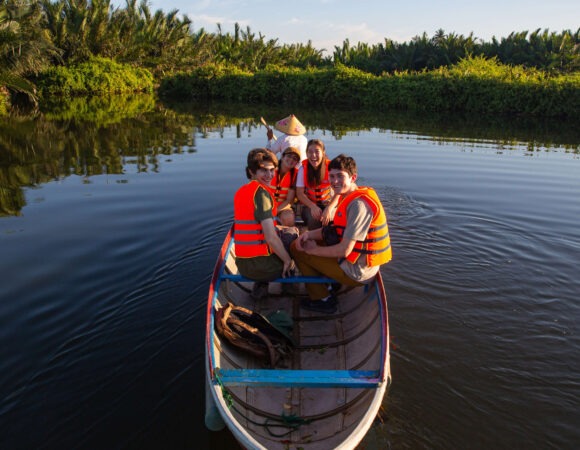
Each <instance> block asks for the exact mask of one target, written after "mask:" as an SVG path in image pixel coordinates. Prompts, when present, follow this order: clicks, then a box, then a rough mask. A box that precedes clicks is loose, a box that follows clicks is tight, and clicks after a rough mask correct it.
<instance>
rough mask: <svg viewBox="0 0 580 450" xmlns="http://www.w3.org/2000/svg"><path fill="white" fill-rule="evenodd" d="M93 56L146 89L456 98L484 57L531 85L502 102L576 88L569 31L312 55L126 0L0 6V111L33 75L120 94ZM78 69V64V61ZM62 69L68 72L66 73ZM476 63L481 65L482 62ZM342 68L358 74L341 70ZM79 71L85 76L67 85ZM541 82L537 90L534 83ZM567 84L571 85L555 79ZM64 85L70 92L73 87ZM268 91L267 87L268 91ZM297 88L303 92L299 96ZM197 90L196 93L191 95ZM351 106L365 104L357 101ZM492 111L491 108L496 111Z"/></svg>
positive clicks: (8, 1) (13, 1)
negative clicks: (329, 87) (419, 92)
mask: <svg viewBox="0 0 580 450" xmlns="http://www.w3.org/2000/svg"><path fill="white" fill-rule="evenodd" d="M95 58H96V59H95ZM103 58H106V59H108V60H111V61H114V62H115V63H118V64H124V65H125V66H119V67H115V69H114V73H117V74H118V73H120V72H123V71H125V70H128V72H127V73H128V77H129V78H131V77H133V76H138V77H140V76H143V77H145V78H147V79H148V80H149V79H150V77H149V76H148V75H147V72H144V71H142V72H131V70H129V69H127V67H133V68H140V69H145V70H148V71H150V72H151V73H152V74H153V77H154V79H155V80H157V82H161V80H163V79H164V78H166V77H168V76H171V75H174V74H187V73H195V74H201V75H202V79H201V80H200V81H199V83H202V84H203V83H204V82H205V80H204V79H203V74H204V73H206V72H212V71H218V72H224V73H230V74H233V75H235V74H237V75H236V76H235V77H233V78H231V79H230V82H231V83H234V82H235V83H237V82H239V81H240V80H242V79H247V81H248V82H250V81H251V82H252V83H254V82H260V83H262V85H264V83H267V82H271V81H278V83H276V86H279V85H280V83H279V82H281V80H283V79H293V80H298V79H302V80H308V79H310V78H312V77H314V78H315V79H324V78H325V77H331V78H332V77H333V76H334V75H333V74H339V75H338V77H334V78H333V83H334V84H333V85H334V86H335V87H337V88H346V87H349V88H350V87H351V85H349V83H346V82H344V80H343V78H347V79H350V80H351V81H353V82H354V81H356V83H355V87H356V88H357V89H362V88H363V87H362V84H365V83H366V85H369V86H370V88H372V89H379V88H380V87H381V86H383V87H384V88H385V89H387V92H388V90H389V89H391V88H392V85H397V86H399V87H400V88H401V89H404V90H405V91H406V92H408V93H409V95H411V93H410V91H411V90H412V89H411V88H412V87H416V86H420V87H421V89H423V93H424V94H429V90H431V91H435V92H437V91H439V92H441V91H442V90H443V91H444V90H445V89H451V91H453V89H459V90H460V91H461V92H460V94H461V95H471V93H472V90H471V89H472V88H473V89H475V86H474V85H475V84H478V83H479V84H478V86H477V89H484V88H489V87H492V88H495V87H497V86H496V85H497V83H496V81H497V77H495V76H491V78H492V79H494V80H495V81H494V82H493V83H492V82H491V81H489V80H487V81H486V82H485V83H483V82H480V81H478V82H477V83H476V82H475V81H474V80H475V79H476V77H474V76H473V75H472V74H471V75H470V78H469V80H467V85H468V88H464V87H463V88H459V87H458V85H459V84H460V83H459V81H458V78H460V77H461V74H460V73H459V72H458V71H461V70H462V68H461V64H464V63H461V61H463V60H465V59H466V58H467V59H471V60H472V61H473V60H477V61H482V60H491V61H493V63H491V64H490V65H489V68H490V70H492V72H494V73H495V72H498V71H501V70H504V69H501V68H500V67H501V65H507V66H510V67H511V66H517V68H516V69H514V70H515V72H517V73H518V74H520V76H523V77H524V78H526V79H529V80H532V79H533V80H534V81H533V82H531V81H530V82H527V81H526V83H519V82H518V83H517V84H516V85H510V87H509V88H507V87H505V86H504V87H505V88H506V89H508V90H509V91H510V93H511V94H512V95H520V94H522V95H523V96H524V97H527V96H530V95H532V94H533V93H537V92H541V93H544V92H546V89H547V88H546V86H547V85H549V86H550V87H549V89H548V91H550V90H555V91H559V90H561V89H563V90H564V93H567V92H568V91H567V90H568V89H574V88H570V86H574V83H575V82H577V77H576V76H575V75H574V74H577V73H578V72H579V70H580V29H579V30H576V31H571V30H564V31H562V32H553V31H552V32H551V31H549V30H541V29H538V30H535V31H532V32H531V33H530V32H527V31H522V32H514V33H511V34H510V35H509V36H507V37H503V38H501V39H496V38H495V37H494V38H493V39H492V40H491V42H484V41H482V40H480V39H478V38H476V37H474V36H473V35H472V34H470V35H469V36H467V37H466V36H463V35H456V34H454V33H450V34H447V33H445V32H444V31H443V30H439V31H437V32H436V33H435V35H434V36H433V37H428V36H427V34H426V33H423V35H421V36H417V37H415V38H413V39H412V40H411V41H410V42H405V43H397V42H394V41H392V40H390V39H385V40H384V42H383V43H379V44H375V45H369V44H365V43H357V44H356V45H351V44H350V42H349V41H348V40H346V41H344V42H343V45H342V46H336V47H335V48H334V49H316V48H314V47H313V46H312V44H311V42H307V43H306V44H303V43H298V44H291V45H290V44H280V43H279V42H278V40H277V39H266V37H265V36H263V35H262V34H261V33H258V34H255V33H253V32H252V31H251V30H250V28H249V27H247V28H246V29H242V28H240V26H239V25H237V24H236V26H235V29H234V32H233V33H224V32H223V31H222V29H221V26H220V25H219V24H218V25H217V30H216V32H214V33H210V32H207V31H206V30H204V29H203V28H201V29H199V30H194V29H193V26H192V23H191V22H190V20H189V19H188V18H187V17H185V16H180V15H179V14H178V11H177V10H174V11H171V12H169V13H164V12H163V11H161V10H158V11H155V12H152V11H151V10H150V9H149V7H148V4H147V1H146V0H141V1H140V2H138V1H137V0H126V4H125V6H124V7H114V6H113V5H112V4H111V1H110V0H56V1H51V0H0V111H1V110H2V108H3V106H2V105H3V104H5V101H6V96H5V95H3V92H5V90H3V89H2V87H3V86H4V87H6V88H7V89H8V90H9V91H10V92H11V93H13V94H14V93H21V94H24V95H26V96H28V98H29V99H30V100H31V101H33V102H35V101H36V99H37V97H38V94H39V92H38V90H37V87H38V86H36V84H35V82H36V81H37V80H44V83H40V82H39V86H40V84H42V86H41V87H42V89H43V91H42V92H41V94H42V93H44V94H46V93H51V94H54V93H56V92H59V93H60V94H67V93H68V94H70V93H81V92H83V93H96V92H122V91H125V90H126V89H130V88H132V86H133V84H131V83H129V85H128V86H125V85H123V86H119V85H118V81H119V78H116V80H114V81H111V75H109V74H108V72H107V71H106V70H105V71H104V72H105V73H106V74H105V75H104V74H103V73H104V72H103V66H107V67H109V68H111V65H110V64H109V63H106V62H104V59H103ZM89 61H92V62H89ZM95 61H96V63H95ZM87 63H88V64H89V65H84V66H83V64H87ZM458 63H459V66H456V67H457V68H456V69H453V68H452V67H453V66H454V65H457V64H458ZM91 64H96V66H97V68H96V69H92V68H90V65H91ZM111 64H112V63H111ZM61 66H64V67H67V68H69V67H74V70H73V73H70V72H68V71H67V70H63V69H62V68H60V67H61ZM480 67H485V64H483V63H481V64H480ZM274 68H276V69H274ZM345 68H346V69H358V70H359V71H361V72H348V71H345ZM505 70H511V69H505ZM47 71H48V74H47ZM538 71H540V72H538ZM79 72H80V75H79ZM362 72H364V74H363V73H362ZM570 74H572V75H570ZM51 76H52V77H53V78H50V77H51ZM79 76H81V77H85V78H90V79H85V80H78V77H79ZM93 76H95V77H96V78H95V79H93ZM179 76H180V77H183V75H179ZM244 77H245V78H244ZM542 77H543V78H544V80H545V83H541V82H540V81H538V80H540V79H541V78H542ZM55 78H56V79H60V80H61V81H63V80H64V81H63V83H62V84H61V86H64V87H63V88H62V89H61V90H58V89H57V88H56V87H54V88H49V87H48V84H49V83H48V82H47V81H46V80H50V79H55ZM113 78H115V76H113ZM480 78H481V77H480ZM483 78H490V77H489V76H488V75H485V76H483ZM500 78H504V83H503V84H506V83H505V78H506V77H505V75H501V76H500ZM548 78H550V80H548ZM552 78H554V80H552ZM568 78H569V79H570V80H571V81H566V80H567V79H568ZM103 80H105V81H106V83H108V84H107V87H106V88H98V87H97V84H98V83H99V82H101V81H103ZM337 80H343V81H340V82H338V81H337ZM362 80H367V81H366V82H363V81H362ZM369 80H372V81H369ZM376 80H380V83H379V82H378V81H376ZM225 82H226V78H224V79H222V80H220V83H225ZM430 82H433V83H434V84H433V87H431V88H429V87H428V86H427V84H429V83H430ZM341 83H342V84H341ZM361 83H362V84H361ZM481 83H483V84H481ZM486 83H487V84H486ZM530 83H531V84H530ZM570 83H571V84H570ZM173 84H175V82H174V81H173ZM337 84H338V86H337ZM73 85H76V86H80V87H79V89H74V88H73V87H72V86H73ZM148 85H149V82H146V83H145V85H140V84H138V85H136V86H135V89H137V90H143V89H145V90H147V89H149V87H147V86H148ZM366 85H365V86H366ZM404 85H406V86H404ZM540 85H541V86H540ZM369 86H366V87H365V88H364V89H363V90H366V89H367V87H369ZM524 86H525V87H524ZM576 86H577V85H576ZM248 89H253V90H255V89H256V88H255V87H249V88H248ZM312 89H314V88H310V90H312ZM502 89H503V87H502V88H501V89H499V90H497V92H495V94H494V98H495V97H497V98H498V101H499V100H501V99H500V98H499V97H501V96H503V95H504V94H505V92H503V91H502ZM522 89H523V90H522ZM575 89H577V87H576V88H575ZM267 90H268V91H272V90H273V88H272V87H271V86H270V87H267ZM210 91H211V89H210ZM308 92H309V91H305V92H303V94H302V95H309V94H308ZM365 92H366V91H365ZM391 92H392V91H391ZM550 92H551V91H550ZM377 94H378V95H379V98H381V99H382V100H381V104H385V101H386V102H387V104H388V105H389V107H390V106H397V105H391V103H392V99H389V98H385V97H390V96H389V94H388V93H387V94H385V93H384V92H378V93H377ZM196 95H200V94H199V93H198V94H196ZM202 95H205V94H204V93H203V92H202ZM372 95H374V94H372ZM324 96H325V98H324V100H325V101H326V102H330V101H332V97H334V98H336V99H339V100H342V98H343V96H342V92H341V91H340V90H339V91H337V92H334V93H332V92H331V93H325V94H324ZM238 97H240V98H242V99H247V98H248V97H244V96H243V95H239V96H238ZM250 97H253V94H252V96H250ZM316 98H318V97H316ZM551 98H552V100H550V101H554V99H557V96H556V97H551ZM451 100H452V98H449V99H448V101H451ZM466 101H467V100H466ZM401 102H402V105H401V106H405V107H412V104H413V102H416V100H413V99H410V98H403V100H402V101H401ZM493 102H494V103H497V102H496V100H494V101H493ZM361 103H362V104H366V103H368V102H367V100H364V98H363V99H362V100H361ZM468 103H469V102H468ZM500 103H501V101H500ZM504 103H505V102H504ZM499 106H500V107H499V109H501V105H499ZM524 106H525V107H526V109H525V110H523V111H524V112H533V110H534V109H537V108H536V107H535V106H534V107H532V109H531V110H530V109H529V107H528V106H526V101H525V98H524ZM443 107H444V108H449V107H450V106H446V105H443ZM491 109H492V110H494V111H495V110H496V109H498V105H495V106H494V107H493V108H491ZM541 109H542V108H540V110H541ZM538 111H539V110H538Z"/></svg>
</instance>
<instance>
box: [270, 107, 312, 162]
mask: <svg viewBox="0 0 580 450" xmlns="http://www.w3.org/2000/svg"><path fill="white" fill-rule="evenodd" d="M274 128H276V130H278V131H280V132H281V133H283V134H282V136H280V137H279V138H277V139H276V140H274V132H273V131H272V129H268V131H267V132H266V136H268V145H267V146H266V148H268V149H269V150H271V151H273V152H274V154H275V155H276V156H277V157H279V158H281V157H282V153H283V152H284V150H286V149H287V148H288V147H294V148H297V149H298V150H299V151H300V162H302V161H304V160H305V159H306V144H307V143H308V139H306V136H304V135H305V134H306V128H304V125H302V124H301V123H300V121H299V120H298V118H297V117H296V116H295V115H294V114H290V115H289V116H288V117H285V118H283V119H280V120H279V121H278V122H276V124H275V125H274Z"/></svg>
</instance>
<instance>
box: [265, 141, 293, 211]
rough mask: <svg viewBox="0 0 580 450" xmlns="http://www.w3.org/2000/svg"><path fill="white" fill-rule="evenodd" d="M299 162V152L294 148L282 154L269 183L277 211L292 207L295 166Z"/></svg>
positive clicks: (287, 149) (289, 148)
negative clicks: (288, 206)
mask: <svg viewBox="0 0 580 450" xmlns="http://www.w3.org/2000/svg"><path fill="white" fill-rule="evenodd" d="M299 162H300V150H298V149H297V148H295V147H288V148H286V149H285V150H284V151H283V152H282V159H281V160H280V164H279V165H278V168H277V169H276V170H275V172H274V177H273V178H272V181H271V182H270V188H271V192H272V194H273V196H274V201H275V202H276V206H277V207H278V211H281V210H283V209H284V208H285V207H286V206H287V205H290V206H293V205H294V199H295V198H296V175H297V174H298V169H297V168H296V166H297V165H298V163H299Z"/></svg>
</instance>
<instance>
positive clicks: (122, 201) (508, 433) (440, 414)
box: [0, 99, 580, 449]
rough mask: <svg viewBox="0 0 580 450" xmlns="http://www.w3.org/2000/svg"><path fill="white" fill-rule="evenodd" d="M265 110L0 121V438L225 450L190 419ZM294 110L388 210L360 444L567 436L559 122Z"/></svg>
mask: <svg viewBox="0 0 580 450" xmlns="http://www.w3.org/2000/svg"><path fill="white" fill-rule="evenodd" d="M83 108H84V109H83ZM264 111H265V110H263V109H261V110H260V109H255V110H252V109H250V110H249V111H243V110H240V109H236V108H229V109H228V108H226V107H222V108H217V109H212V110H206V109H195V108H194V109H191V108H190V109H188V108H185V107H177V106H172V107H168V106H166V105H159V104H156V103H155V102H154V101H153V102H152V101H151V100H147V99H145V100H143V99H139V100H131V101H130V102H129V104H128V105H127V104H125V105H121V106H119V105H110V104H105V105H99V106H98V107H97V108H95V107H94V105H93V107H83V106H82V105H81V106H78V105H77V106H76V109H73V110H67V109H66V108H63V109H60V110H59V109H58V108H55V109H53V110H51V111H50V112H45V113H44V114H43V115H42V117H38V118H36V119H34V120H33V119H22V118H20V119H5V120H3V121H1V124H0V182H1V184H0V188H1V190H0V194H1V197H0V201H1V203H0V249H1V251H0V279H1V280H2V282H1V283H0V323H1V324H2V326H1V327H0V448H2V449H32V448H34V449H63V448H79V449H80V448H82V449H104V448H107V449H143V448H151V449H167V448H171V449H178V448H184V449H185V448H204V449H206V448H207V449H230V448H237V447H236V444H235V442H234V440H233V438H232V437H231V435H230V434H229V433H228V432H227V431H223V432H218V433H212V432H209V431H207V430H206V429H205V427H204V424H203V415H204V384H203V357H204V341H203V339H204V321H205V303H206V299H207V289H208V286H209V282H210V276H211V272H212V269H213V264H214V262H215V259H216V256H217V251H218V249H219V247H220V245H221V242H222V240H223V238H224V236H225V233H226V231H227V229H228V227H229V225H230V223H231V219H232V198H233V194H234V192H235V190H236V189H237V188H238V187H239V186H240V185H241V184H243V183H244V182H245V175H244V165H245V158H246V155H247V152H248V150H250V149H251V148H254V147H258V146H263V145H264V144H265V130H264V129H263V127H261V126H260V125H259V121H258V120H257V118H259V117H260V115H264ZM292 112H294V113H296V114H297V115H298V117H300V118H301V120H302V121H303V123H305V125H306V126H307V128H308V132H307V137H308V138H313V137H317V138H321V139H323V140H324V141H325V142H326V144H327V151H328V154H329V156H331V157H332V156H335V155H337V154H339V153H341V152H344V153H347V154H349V155H352V156H353V157H354V158H355V159H356V160H357V163H358V166H359V185H366V184H368V185H371V186H373V187H374V188H375V189H376V190H377V192H378V193H379V196H380V198H381V200H382V202H383V204H384V206H385V209H386V210H387V213H388V216H389V225H390V229H391V236H392V244H393V252H394V259H393V261H392V262H391V263H390V264H388V265H386V266H384V267H383V269H382V274H383V276H384V279H385V284H386V291H387V296H388V301H389V322H390V327H391V334H392V342H391V349H392V353H391V355H392V359H391V369H392V377H393V380H392V385H391V387H390V388H389V391H388V394H387V396H386V397H385V401H384V406H383V409H382V411H381V414H380V416H379V417H378V418H377V421H376V423H375V425H374V426H373V428H372V429H371V431H370V432H369V433H368V435H367V436H366V438H365V440H364V441H363V443H362V444H361V448H364V449H385V448H393V449H416V448H426V449H455V448H456V449H464V448H471V449H489V448H494V449H512V448H542V449H566V448H569V449H572V448H577V445H578V444H579V443H580V429H579V428H578V424H579V423H580V377H579V374H580V339H579V334H578V322H579V319H580V302H579V301H578V296H579V295H580V278H579V276H578V269H577V268H578V264H579V263H580V227H579V226H578V222H579V220H580V134H579V133H580V132H579V131H578V128H579V127H578V126H577V125H578V124H577V123H575V124H546V123H536V122H535V123H523V124H522V123H521V121H516V120H515V119H511V120H510V119H493V120H492V119H485V120H483V119H481V118H471V119H466V118H461V117H459V118H449V117H440V118H437V117H433V116H431V117H423V118H421V117H417V116H414V115H411V114H397V113H393V114H389V115H388V116H387V115H385V116H384V117H378V116H377V115H373V114H364V113H361V112H343V113H338V112H335V111H326V112H320V111H319V112H317V113H312V112H310V111H307V110H301V109H298V108H297V109H294V110H293V111H292ZM266 113H268V114H269V118H270V121H274V119H277V118H281V117H284V116H285V115H286V114H287V113H288V111H285V110H271V111H266Z"/></svg>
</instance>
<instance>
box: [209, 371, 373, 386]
mask: <svg viewBox="0 0 580 450" xmlns="http://www.w3.org/2000/svg"><path fill="white" fill-rule="evenodd" d="M216 375H217V377H218V378H219V380H220V383H222V384H223V385H224V386H277V387H329V388H330V387H345V388H371V387H376V386H379V385H380V384H381V381H380V374H379V371H378V370H290V369H287V370H286V369H285V370H280V369H220V368H216Z"/></svg>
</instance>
